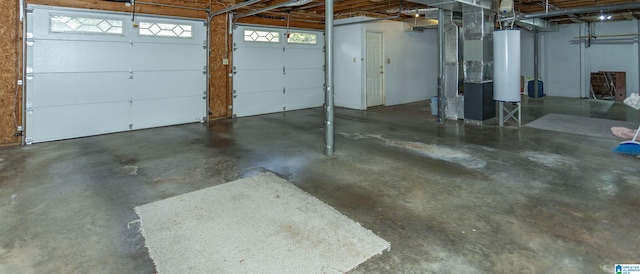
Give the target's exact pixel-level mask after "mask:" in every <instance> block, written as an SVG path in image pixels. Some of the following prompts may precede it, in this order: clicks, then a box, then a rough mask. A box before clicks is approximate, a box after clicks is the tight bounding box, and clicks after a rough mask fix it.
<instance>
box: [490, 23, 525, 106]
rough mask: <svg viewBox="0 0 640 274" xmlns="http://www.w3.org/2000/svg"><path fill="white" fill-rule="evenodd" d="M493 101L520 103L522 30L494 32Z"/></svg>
mask: <svg viewBox="0 0 640 274" xmlns="http://www.w3.org/2000/svg"><path fill="white" fill-rule="evenodd" d="M493 89H494V90H493V92H494V93H493V99H494V100H496V101H502V102H520V30H500V31H494V32H493Z"/></svg>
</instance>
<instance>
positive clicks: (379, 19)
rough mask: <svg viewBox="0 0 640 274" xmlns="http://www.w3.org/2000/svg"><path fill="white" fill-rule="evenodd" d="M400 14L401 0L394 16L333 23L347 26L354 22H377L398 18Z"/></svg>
mask: <svg viewBox="0 0 640 274" xmlns="http://www.w3.org/2000/svg"><path fill="white" fill-rule="evenodd" d="M401 16H402V0H400V7H399V8H398V14H396V15H395V16H389V17H383V18H374V19H368V20H362V21H355V22H348V23H338V24H335V25H336V26H347V25H355V24H366V23H372V22H378V21H383V20H395V19H399V18H400V17H401ZM332 22H333V21H332Z"/></svg>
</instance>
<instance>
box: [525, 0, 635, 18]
mask: <svg viewBox="0 0 640 274" xmlns="http://www.w3.org/2000/svg"><path fill="white" fill-rule="evenodd" d="M628 9H640V2H634V3H622V4H613V5H599V6H593V7H583V8H575V9H562V10H553V11H548V12H538V13H529V14H523V16H522V18H524V19H530V18H547V17H555V16H563V15H570V14H580V13H592V12H611V11H618V10H628Z"/></svg>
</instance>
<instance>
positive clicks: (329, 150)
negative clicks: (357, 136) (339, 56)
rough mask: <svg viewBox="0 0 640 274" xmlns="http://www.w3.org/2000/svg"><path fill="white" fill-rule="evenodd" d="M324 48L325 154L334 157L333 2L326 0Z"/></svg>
mask: <svg viewBox="0 0 640 274" xmlns="http://www.w3.org/2000/svg"><path fill="white" fill-rule="evenodd" d="M324 33H325V39H324V47H325V65H326V69H325V72H324V78H325V88H326V90H325V103H324V108H325V124H324V133H325V148H324V154H326V155H327V156H333V153H334V152H335V147H334V137H335V132H334V130H335V129H334V128H333V118H334V113H333V0H325V18H324Z"/></svg>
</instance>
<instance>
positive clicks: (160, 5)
mask: <svg viewBox="0 0 640 274" xmlns="http://www.w3.org/2000/svg"><path fill="white" fill-rule="evenodd" d="M135 2H136V4H142V5H150V6H157V7H166V8H176V9H185V10H198V11H206V12H208V11H209V9H204V8H194V7H186V6H176V5H168V4H159V3H152V2H142V1H135Z"/></svg>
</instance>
